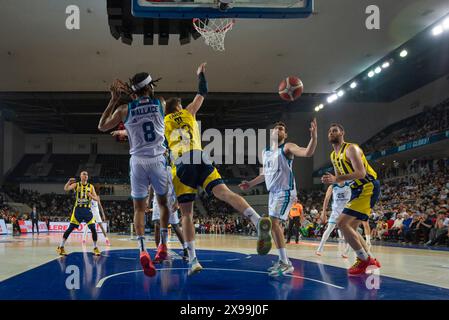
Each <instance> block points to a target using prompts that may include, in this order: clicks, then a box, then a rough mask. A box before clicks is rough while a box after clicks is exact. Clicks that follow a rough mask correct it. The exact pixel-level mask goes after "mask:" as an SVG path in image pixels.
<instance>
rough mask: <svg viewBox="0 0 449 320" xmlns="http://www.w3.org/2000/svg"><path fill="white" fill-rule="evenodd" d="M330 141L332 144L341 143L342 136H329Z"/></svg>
mask: <svg viewBox="0 0 449 320" xmlns="http://www.w3.org/2000/svg"><path fill="white" fill-rule="evenodd" d="M329 143H331V144H337V143H340V137H334V138H329Z"/></svg>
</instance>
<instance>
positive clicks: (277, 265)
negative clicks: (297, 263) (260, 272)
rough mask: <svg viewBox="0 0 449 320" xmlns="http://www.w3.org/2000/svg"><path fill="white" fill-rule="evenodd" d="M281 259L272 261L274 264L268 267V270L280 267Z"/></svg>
mask: <svg viewBox="0 0 449 320" xmlns="http://www.w3.org/2000/svg"><path fill="white" fill-rule="evenodd" d="M279 261H280V260H278V261H276V262H274V261H272V262H271V263H272V266H271V267H269V268H268V269H267V271H268V272H271V271H273V270H276V269H277V268H279Z"/></svg>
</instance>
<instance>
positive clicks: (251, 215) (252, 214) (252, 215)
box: [243, 207, 260, 227]
mask: <svg viewBox="0 0 449 320" xmlns="http://www.w3.org/2000/svg"><path fill="white" fill-rule="evenodd" d="M243 215H244V216H245V217H247V218H248V219H250V220H251V222H252V223H253V224H254V225H255V226H256V227H257V224H258V223H259V220H260V216H259V214H258V213H257V212H256V211H255V210H254V209H253V208H251V207H249V208H248V209H246V210H245V211H243Z"/></svg>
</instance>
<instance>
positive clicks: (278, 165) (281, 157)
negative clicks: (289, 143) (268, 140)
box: [262, 144, 296, 221]
mask: <svg viewBox="0 0 449 320" xmlns="http://www.w3.org/2000/svg"><path fill="white" fill-rule="evenodd" d="M284 146H285V144H282V145H280V146H279V147H278V148H277V149H275V150H273V149H268V148H267V149H266V150H264V152H263V153H262V160H263V174H264V177H265V184H266V187H267V190H268V191H269V192H270V194H269V203H268V212H269V215H270V217H274V218H278V219H281V220H284V221H285V220H287V219H288V214H289V212H290V209H291V207H292V205H293V203H294V201H295V199H296V184H295V179H294V176H293V167H292V165H293V159H289V158H287V155H286V154H285V152H284Z"/></svg>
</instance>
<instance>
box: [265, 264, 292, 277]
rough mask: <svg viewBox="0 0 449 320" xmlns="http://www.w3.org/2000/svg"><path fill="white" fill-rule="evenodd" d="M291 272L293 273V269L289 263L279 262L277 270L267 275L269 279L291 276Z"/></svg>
mask: <svg viewBox="0 0 449 320" xmlns="http://www.w3.org/2000/svg"><path fill="white" fill-rule="evenodd" d="M293 271H295V268H294V267H293V265H292V263H291V262H290V261H289V262H288V263H284V262H282V261H280V262H279V264H278V266H277V268H276V269H274V270H272V271H271V272H270V273H269V276H270V277H279V276H284V275H286V274H292V273H293Z"/></svg>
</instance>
